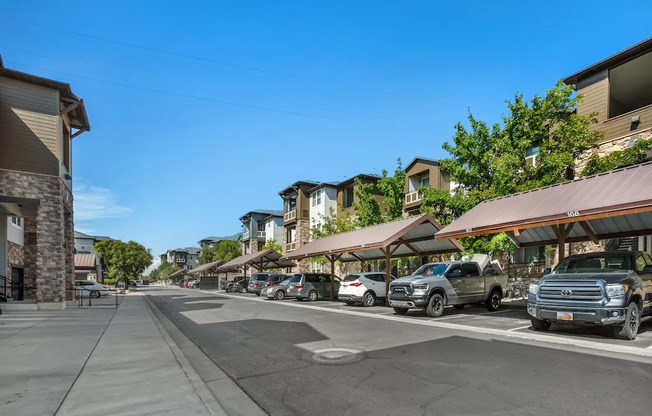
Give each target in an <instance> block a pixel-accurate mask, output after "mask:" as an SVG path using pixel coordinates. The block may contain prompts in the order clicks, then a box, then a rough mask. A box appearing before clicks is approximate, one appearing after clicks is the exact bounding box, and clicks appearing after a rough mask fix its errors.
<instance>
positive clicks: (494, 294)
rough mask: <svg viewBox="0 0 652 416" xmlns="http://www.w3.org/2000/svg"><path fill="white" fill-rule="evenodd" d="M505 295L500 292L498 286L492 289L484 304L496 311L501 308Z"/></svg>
mask: <svg viewBox="0 0 652 416" xmlns="http://www.w3.org/2000/svg"><path fill="white" fill-rule="evenodd" d="M502 299H503V296H502V295H501V294H500V289H498V288H496V289H494V290H492V291H491V293H490V294H489V297H488V298H487V301H486V302H485V303H484V306H485V307H486V308H487V309H488V310H489V311H490V312H495V311H497V310H498V309H500V305H501V303H502Z"/></svg>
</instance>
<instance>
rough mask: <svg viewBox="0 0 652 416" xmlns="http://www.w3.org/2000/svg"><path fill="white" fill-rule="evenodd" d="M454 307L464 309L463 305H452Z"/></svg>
mask: <svg viewBox="0 0 652 416" xmlns="http://www.w3.org/2000/svg"><path fill="white" fill-rule="evenodd" d="M453 308H455V309H464V305H453Z"/></svg>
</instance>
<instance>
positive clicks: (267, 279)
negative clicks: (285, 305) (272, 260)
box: [247, 273, 287, 296]
mask: <svg viewBox="0 0 652 416" xmlns="http://www.w3.org/2000/svg"><path fill="white" fill-rule="evenodd" d="M285 278H287V276H285V275H283V274H278V273H255V274H252V275H251V278H249V284H248V285H247V291H249V292H251V293H255V294H256V296H260V291H261V290H262V289H263V288H264V287H266V286H271V285H275V284H277V283H278V282H280V281H281V280H283V279H285Z"/></svg>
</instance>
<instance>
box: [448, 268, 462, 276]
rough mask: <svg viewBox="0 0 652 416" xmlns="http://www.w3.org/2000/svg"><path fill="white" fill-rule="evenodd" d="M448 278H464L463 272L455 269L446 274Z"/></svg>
mask: <svg viewBox="0 0 652 416" xmlns="http://www.w3.org/2000/svg"><path fill="white" fill-rule="evenodd" d="M446 277H462V270H460V269H455V270H453V271H451V272H448V273H446Z"/></svg>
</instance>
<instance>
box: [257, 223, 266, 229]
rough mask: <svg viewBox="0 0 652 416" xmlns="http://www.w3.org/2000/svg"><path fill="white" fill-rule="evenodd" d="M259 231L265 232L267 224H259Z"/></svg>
mask: <svg viewBox="0 0 652 416" xmlns="http://www.w3.org/2000/svg"><path fill="white" fill-rule="evenodd" d="M258 231H265V223H264V222H259V223H258Z"/></svg>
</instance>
